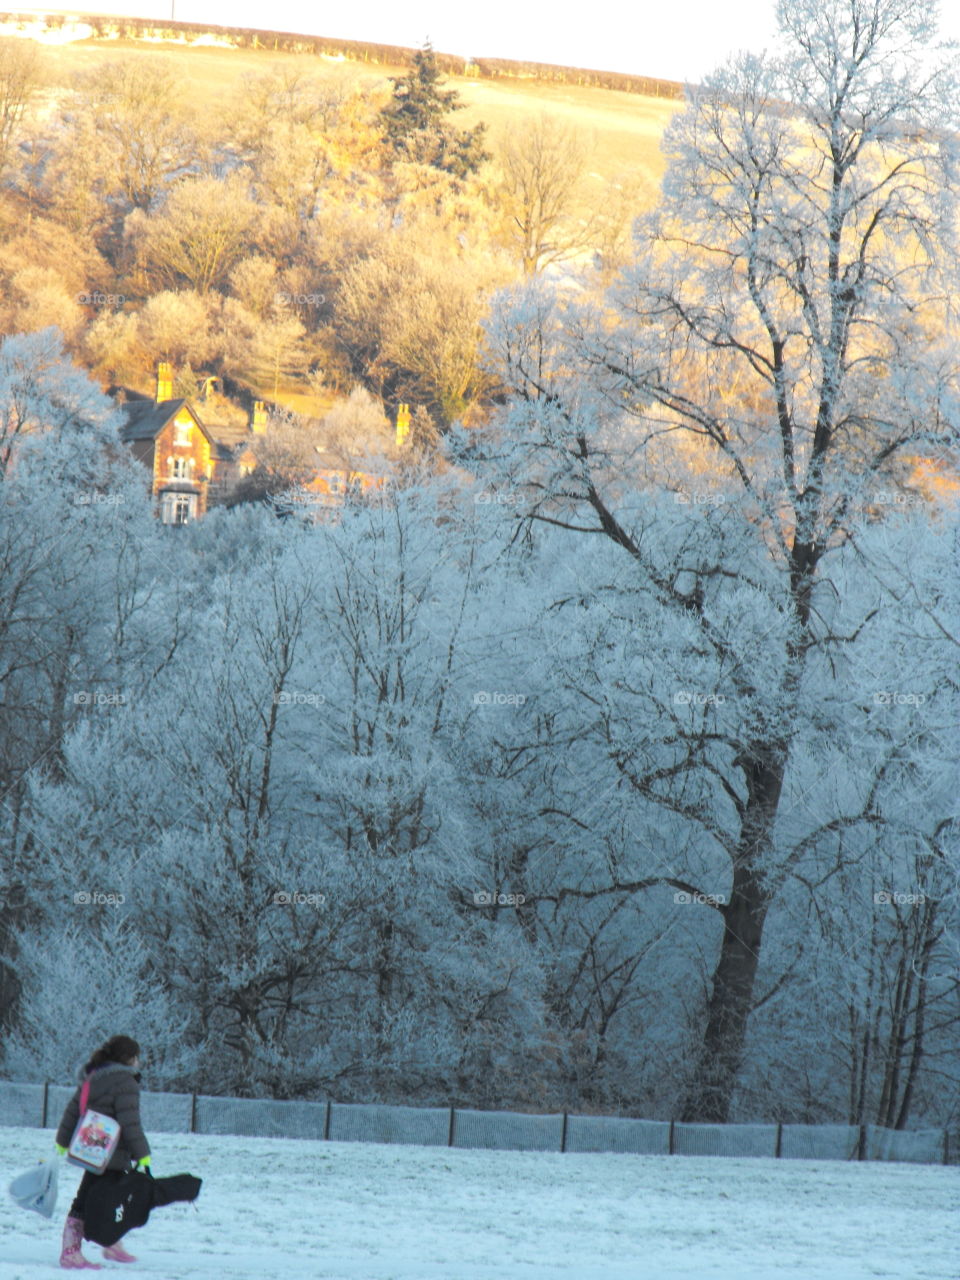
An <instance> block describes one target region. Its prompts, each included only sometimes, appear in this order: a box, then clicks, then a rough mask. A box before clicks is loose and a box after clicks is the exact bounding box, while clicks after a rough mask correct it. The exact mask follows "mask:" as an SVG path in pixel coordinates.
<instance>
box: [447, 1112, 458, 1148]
mask: <svg viewBox="0 0 960 1280" xmlns="http://www.w3.org/2000/svg"><path fill="white" fill-rule="evenodd" d="M456 1119H457V1113H456V1111H455V1110H454V1108H453V1107H451V1108H450V1127H449V1128H448V1129H447V1146H448V1147H452V1146H453V1126H454V1124H455V1123H456Z"/></svg>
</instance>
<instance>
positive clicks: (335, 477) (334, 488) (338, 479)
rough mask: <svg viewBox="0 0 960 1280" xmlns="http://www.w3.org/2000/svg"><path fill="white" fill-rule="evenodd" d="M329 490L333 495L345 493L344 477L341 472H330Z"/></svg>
mask: <svg viewBox="0 0 960 1280" xmlns="http://www.w3.org/2000/svg"><path fill="white" fill-rule="evenodd" d="M327 488H328V489H329V490H330V492H331V493H342V492H343V477H342V476H341V475H340V472H339V471H329V472H328V473H327Z"/></svg>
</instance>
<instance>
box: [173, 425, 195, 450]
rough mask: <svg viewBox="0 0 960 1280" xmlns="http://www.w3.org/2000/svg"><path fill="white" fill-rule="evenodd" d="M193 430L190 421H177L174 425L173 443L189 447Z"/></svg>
mask: <svg viewBox="0 0 960 1280" xmlns="http://www.w3.org/2000/svg"><path fill="white" fill-rule="evenodd" d="M191 434H192V428H191V424H190V422H189V421H186V422H178V421H177V420H176V419H175V420H174V423H173V443H174V444H177V445H189V443H190V437H191Z"/></svg>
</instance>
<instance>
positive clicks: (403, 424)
mask: <svg viewBox="0 0 960 1280" xmlns="http://www.w3.org/2000/svg"><path fill="white" fill-rule="evenodd" d="M409 434H410V406H409V405H408V404H401V405H398V406H397V448H398V449H399V448H400V446H401V445H402V444H403V443H404V441H405V440H406V438H407V436H408V435H409Z"/></svg>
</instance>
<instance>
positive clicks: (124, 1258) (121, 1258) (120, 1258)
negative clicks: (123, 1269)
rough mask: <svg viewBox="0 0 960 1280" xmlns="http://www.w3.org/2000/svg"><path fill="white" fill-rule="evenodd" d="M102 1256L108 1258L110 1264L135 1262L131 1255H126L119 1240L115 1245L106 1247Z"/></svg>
mask: <svg viewBox="0 0 960 1280" xmlns="http://www.w3.org/2000/svg"><path fill="white" fill-rule="evenodd" d="M103 1256H104V1257H105V1258H109V1259H110V1261H111V1262H136V1258H135V1257H134V1256H133V1254H132V1253H127V1251H126V1249H125V1248H124V1247H123V1245H122V1244H121V1243H120V1241H119V1240H118V1241H117V1243H116V1244H110V1245H107V1247H106V1249H104V1251H103Z"/></svg>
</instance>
